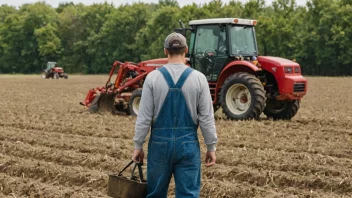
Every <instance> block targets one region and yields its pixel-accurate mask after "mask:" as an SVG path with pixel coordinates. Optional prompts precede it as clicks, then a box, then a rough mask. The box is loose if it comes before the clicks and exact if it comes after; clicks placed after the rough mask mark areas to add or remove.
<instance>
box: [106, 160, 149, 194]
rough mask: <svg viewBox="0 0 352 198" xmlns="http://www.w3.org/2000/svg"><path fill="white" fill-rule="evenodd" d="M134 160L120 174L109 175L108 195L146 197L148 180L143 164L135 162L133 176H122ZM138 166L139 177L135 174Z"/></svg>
mask: <svg viewBox="0 0 352 198" xmlns="http://www.w3.org/2000/svg"><path fill="white" fill-rule="evenodd" d="M131 164H133V161H131V162H130V163H129V164H128V165H127V166H126V167H125V168H124V169H122V171H121V172H120V173H119V174H112V175H109V181H108V196H110V197H114V198H144V197H146V195H147V181H146V180H144V179H143V172H142V164H140V163H135V165H134V167H133V169H132V173H131V177H129V178H128V177H125V176H122V172H123V171H125V170H126V168H128V167H129V166H130V165H131ZM136 167H138V172H139V177H136V176H134V171H135V169H136Z"/></svg>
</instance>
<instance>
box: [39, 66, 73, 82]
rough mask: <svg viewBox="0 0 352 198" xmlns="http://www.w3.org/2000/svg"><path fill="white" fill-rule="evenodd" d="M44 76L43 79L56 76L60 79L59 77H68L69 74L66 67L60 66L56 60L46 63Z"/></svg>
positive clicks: (55, 77)
mask: <svg viewBox="0 0 352 198" xmlns="http://www.w3.org/2000/svg"><path fill="white" fill-rule="evenodd" d="M42 78H43V79H48V78H54V79H59V78H65V79H67V78H68V75H67V74H66V73H64V69H62V67H58V66H57V63H56V62H48V63H47V64H46V69H45V70H44V71H43V72H42Z"/></svg>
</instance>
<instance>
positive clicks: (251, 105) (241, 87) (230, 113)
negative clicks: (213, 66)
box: [220, 73, 266, 120]
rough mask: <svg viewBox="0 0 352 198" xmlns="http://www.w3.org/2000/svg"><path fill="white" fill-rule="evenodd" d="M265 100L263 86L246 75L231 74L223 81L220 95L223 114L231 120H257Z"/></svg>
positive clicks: (251, 76) (250, 75)
mask: <svg viewBox="0 0 352 198" xmlns="http://www.w3.org/2000/svg"><path fill="white" fill-rule="evenodd" d="M265 100H266V97H265V91H264V87H263V85H262V84H261V82H260V81H259V80H258V79H257V78H256V77H255V76H253V75H252V74H248V73H235V74H232V75H231V76H230V77H228V78H227V79H226V80H225V83H224V85H223V86H222V89H221V93H220V104H221V107H222V109H223V112H224V114H225V115H226V116H227V117H228V118H229V119H231V120H248V119H258V118H259V116H260V114H261V113H262V112H263V109H264V107H265Z"/></svg>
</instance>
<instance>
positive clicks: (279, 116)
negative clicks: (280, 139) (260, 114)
mask: <svg viewBox="0 0 352 198" xmlns="http://www.w3.org/2000/svg"><path fill="white" fill-rule="evenodd" d="M299 107H300V100H292V101H287V100H267V103H266V107H265V109H264V114H265V115H266V116H267V117H268V118H273V119H274V120H291V118H293V116H295V115H296V113H297V111H298V109H299Z"/></svg>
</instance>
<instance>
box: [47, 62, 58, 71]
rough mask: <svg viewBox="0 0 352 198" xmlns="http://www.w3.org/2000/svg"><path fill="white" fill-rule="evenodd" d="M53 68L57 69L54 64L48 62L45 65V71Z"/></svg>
mask: <svg viewBox="0 0 352 198" xmlns="http://www.w3.org/2000/svg"><path fill="white" fill-rule="evenodd" d="M54 67H57V65H56V62H48V63H47V64H46V69H47V70H49V69H52V68H54Z"/></svg>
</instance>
